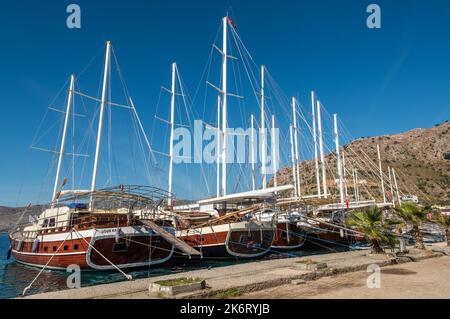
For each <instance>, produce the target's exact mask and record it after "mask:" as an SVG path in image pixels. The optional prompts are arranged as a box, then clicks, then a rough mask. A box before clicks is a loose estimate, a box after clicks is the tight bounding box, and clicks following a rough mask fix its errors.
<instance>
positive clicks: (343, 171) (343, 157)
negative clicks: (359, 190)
mask: <svg viewBox="0 0 450 319" xmlns="http://www.w3.org/2000/svg"><path fill="white" fill-rule="evenodd" d="M341 151H342V173H343V174H344V177H343V180H344V190H345V198H347V197H348V189H347V177H346V176H347V169H346V168H345V152H344V148H342V150H341Z"/></svg>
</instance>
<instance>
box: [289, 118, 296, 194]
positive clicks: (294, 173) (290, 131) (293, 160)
mask: <svg viewBox="0 0 450 319" xmlns="http://www.w3.org/2000/svg"><path fill="white" fill-rule="evenodd" d="M289 136H290V141H291V161H292V176H293V179H294V194H295V198H297V197H298V195H297V173H296V169H295V154H294V137H293V134H292V125H289Z"/></svg>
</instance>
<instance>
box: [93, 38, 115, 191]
mask: <svg viewBox="0 0 450 319" xmlns="http://www.w3.org/2000/svg"><path fill="white" fill-rule="evenodd" d="M110 60H111V41H107V42H106V56H105V69H104V72H103V88H102V99H101V103H100V115H99V119H98V130H97V145H96V146H95V159H94V171H93V174H92V184H91V191H95V187H96V182H97V169H98V159H99V155H100V143H101V139H102V128H103V114H104V113H105V105H106V93H107V89H108V75H109V68H110V62H111V61H110Z"/></svg>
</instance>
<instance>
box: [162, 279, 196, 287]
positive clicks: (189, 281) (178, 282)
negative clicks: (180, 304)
mask: <svg viewBox="0 0 450 319" xmlns="http://www.w3.org/2000/svg"><path fill="white" fill-rule="evenodd" d="M201 281H202V279H200V278H186V277H183V278H175V279H168V280H160V281H156V282H155V284H158V285H161V286H181V285H188V284H193V283H197V282H201Z"/></svg>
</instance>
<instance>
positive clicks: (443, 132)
mask: <svg viewBox="0 0 450 319" xmlns="http://www.w3.org/2000/svg"><path fill="white" fill-rule="evenodd" d="M377 144H379V145H380V152H381V157H382V163H383V170H384V174H386V176H387V173H388V172H387V166H391V167H393V168H394V169H395V171H396V173H397V182H398V185H399V188H400V190H401V191H402V192H403V193H405V194H406V193H412V194H416V195H418V196H419V197H420V199H421V200H422V201H430V202H433V203H440V204H450V122H448V121H446V122H444V123H443V124H440V125H436V126H434V127H432V128H427V129H414V130H411V131H408V132H406V133H401V134H395V135H384V136H377V137H367V138H359V139H356V140H354V141H353V142H351V143H350V144H348V145H345V146H344V150H345V151H344V153H345V157H346V158H345V160H346V167H347V169H349V167H351V165H354V166H357V165H360V167H361V166H364V165H366V166H368V165H370V164H368V163H369V162H370V161H369V160H368V158H369V159H370V160H371V161H373V162H374V163H376V165H378V160H377V149H376V145H377ZM364 153H365V154H366V155H363V154H364ZM334 156H335V155H334V154H329V155H328V156H327V157H326V163H327V167H328V170H330V172H332V174H334V175H335V176H334V177H336V176H337V168H336V161H335V159H334ZM365 156H367V157H365ZM355 162H358V163H359V164H356V163H355ZM361 162H364V163H361ZM358 170H361V169H358ZM300 172H301V180H302V192H303V193H304V194H315V193H316V187H317V186H316V177H315V169H314V161H306V162H303V163H301V164H300ZM350 174H351V172H348V176H347V185H348V186H349V188H351V185H352V184H353V179H352V178H351V176H350ZM360 174H361V176H360V180H361V179H364V180H366V181H367V185H366V187H367V189H368V190H369V191H370V193H371V194H373V195H374V196H375V197H378V198H380V196H381V192H380V184H379V182H378V181H376V179H375V178H374V177H373V176H372V177H370V175H368V174H366V173H364V172H361V173H360ZM334 177H333V176H332V175H331V174H330V173H329V174H328V178H329V179H330V180H328V185H330V186H332V190H331V191H332V193H334V194H337V188H336V187H335V185H336V184H335V181H334ZM277 178H278V181H279V182H278V183H279V184H280V185H281V184H285V183H289V182H290V183H292V173H291V167H284V168H282V169H280V170H279V171H278V174H277ZM272 183H273V182H272V181H271V182H270V184H272ZM386 188H387V191H388V188H389V187H386ZM352 192H353V190H352V189H349V193H350V194H351V193H352Z"/></svg>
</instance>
